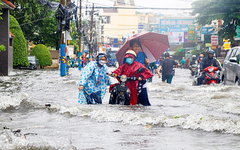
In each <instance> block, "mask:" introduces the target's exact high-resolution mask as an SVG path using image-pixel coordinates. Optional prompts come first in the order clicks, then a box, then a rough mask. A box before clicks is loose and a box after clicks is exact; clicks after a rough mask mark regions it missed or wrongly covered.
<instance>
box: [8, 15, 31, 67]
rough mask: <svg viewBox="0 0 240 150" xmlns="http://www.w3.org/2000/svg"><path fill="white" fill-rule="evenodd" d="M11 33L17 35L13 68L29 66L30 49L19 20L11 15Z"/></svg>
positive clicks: (14, 45)
mask: <svg viewBox="0 0 240 150" xmlns="http://www.w3.org/2000/svg"><path fill="white" fill-rule="evenodd" d="M10 31H11V32H12V33H13V34H14V35H15V37H14V39H13V66H14V67H19V66H29V62H28V57H27V56H28V47H27V42H26V39H25V38H24V36H23V32H22V29H21V28H20V26H19V24H18V22H17V20H16V19H15V18H14V17H13V16H11V15H10Z"/></svg>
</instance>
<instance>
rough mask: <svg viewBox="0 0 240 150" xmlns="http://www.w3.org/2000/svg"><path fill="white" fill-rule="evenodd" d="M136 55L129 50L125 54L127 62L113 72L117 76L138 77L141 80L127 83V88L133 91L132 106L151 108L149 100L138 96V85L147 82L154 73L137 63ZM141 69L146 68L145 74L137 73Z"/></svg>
mask: <svg viewBox="0 0 240 150" xmlns="http://www.w3.org/2000/svg"><path fill="white" fill-rule="evenodd" d="M136 56H137V55H136V53H135V52H134V51H133V50H128V51H127V52H126V53H125V56H124V57H125V58H126V62H125V63H124V64H122V65H121V66H120V67H118V69H116V70H115V71H113V73H115V74H117V75H126V76H127V77H132V76H134V75H135V76H136V77H137V78H139V79H138V80H135V81H127V83H126V84H127V86H128V88H129V90H130V91H131V102H130V105H136V104H139V103H140V104H142V105H144V106H150V105H151V104H150V102H149V101H148V98H146V97H144V96H142V95H141V93H140V94H139V95H138V89H137V87H138V84H139V82H141V81H142V80H146V79H148V78H150V77H152V76H153V74H152V72H151V71H150V70H149V69H147V68H146V67H145V66H144V65H143V64H142V63H140V62H137V61H136ZM139 68H144V69H145V71H144V72H143V73H137V70H138V69H139ZM108 74H109V75H111V74H112V72H109V73H108Z"/></svg>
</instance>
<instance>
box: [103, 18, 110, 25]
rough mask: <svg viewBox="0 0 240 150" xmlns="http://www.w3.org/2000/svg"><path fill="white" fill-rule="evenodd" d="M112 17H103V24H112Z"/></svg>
mask: <svg viewBox="0 0 240 150" xmlns="http://www.w3.org/2000/svg"><path fill="white" fill-rule="evenodd" d="M110 22H111V17H110V16H102V23H103V24H110Z"/></svg>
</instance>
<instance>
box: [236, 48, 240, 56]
mask: <svg viewBox="0 0 240 150" xmlns="http://www.w3.org/2000/svg"><path fill="white" fill-rule="evenodd" d="M239 54H240V48H237V51H236V54H235V56H237V55H239Z"/></svg>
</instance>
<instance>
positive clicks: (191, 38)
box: [188, 25, 195, 43]
mask: <svg viewBox="0 0 240 150" xmlns="http://www.w3.org/2000/svg"><path fill="white" fill-rule="evenodd" d="M188 42H189V43H193V42H195V25H188Z"/></svg>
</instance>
